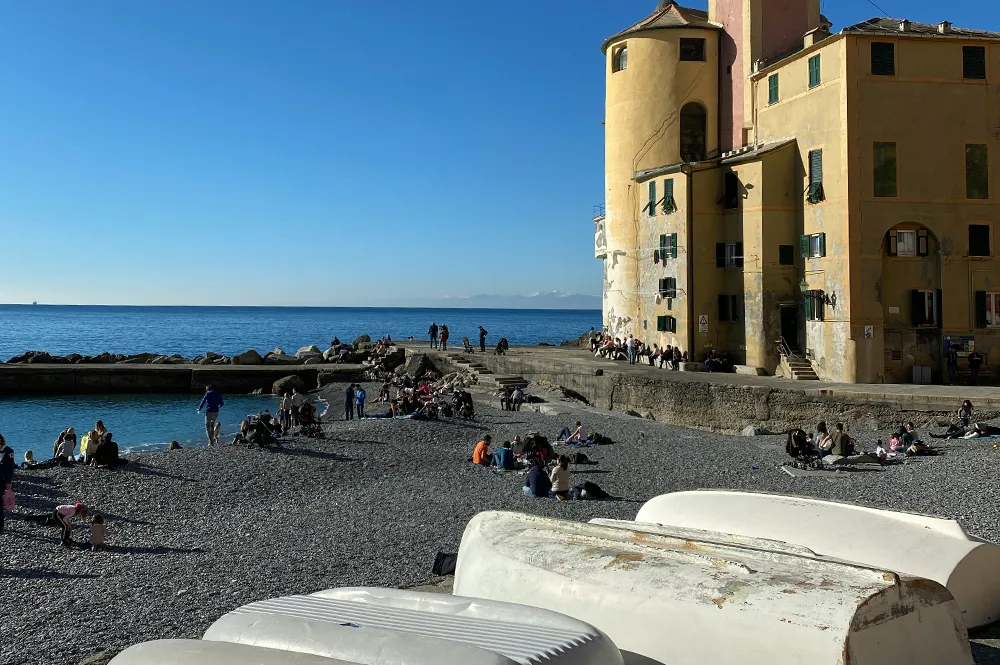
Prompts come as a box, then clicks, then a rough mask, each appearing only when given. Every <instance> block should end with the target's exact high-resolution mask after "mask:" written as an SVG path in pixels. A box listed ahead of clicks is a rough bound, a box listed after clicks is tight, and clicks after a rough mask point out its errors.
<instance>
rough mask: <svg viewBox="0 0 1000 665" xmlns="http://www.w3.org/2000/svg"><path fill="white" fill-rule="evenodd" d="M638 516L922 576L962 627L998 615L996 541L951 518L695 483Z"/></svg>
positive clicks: (646, 506)
mask: <svg viewBox="0 0 1000 665" xmlns="http://www.w3.org/2000/svg"><path fill="white" fill-rule="evenodd" d="M636 522H650V523H655V524H664V525H671V526H680V527H689V528H694V529H705V530H709V531H721V532H725V533H731V534H735V535H739V536H749V537H753V538H767V539H772V540H779V541H784V542H786V543H790V544H795V545H800V546H803V547H807V548H809V549H811V550H813V551H814V552H816V554H818V555H820V556H826V557H834V558H837V559H844V560H847V561H856V562H858V563H861V564H864V565H868V566H876V567H883V568H886V569H888V570H893V571H896V572H899V573H904V574H906V575H911V576H914V577H924V578H926V579H929V580H934V581H935V582H939V583H940V584H943V585H944V586H946V587H948V590H949V591H950V592H951V594H952V595H953V596H954V597H955V600H956V601H957V602H958V606H959V608H960V609H961V611H962V620H963V621H964V622H965V625H966V627H968V628H975V627H978V626H983V625H985V624H988V623H992V622H994V621H997V620H1000V547H998V546H997V545H996V544H994V543H990V542H987V541H984V540H981V539H979V538H975V537H972V536H969V534H968V533H966V531H965V529H963V528H962V525H961V524H959V523H958V522H957V521H955V520H948V519H941V518H938V517H928V516H924V515H916V514H913V513H904V512H897V511H892V510H880V509H878V508H866V507H864V506H857V505H853V504H849V503H838V502H835V501H821V500H819V499H807V498H801V497H794V496H785V495H781V494H765V493H754V492H727V491H718V490H700V491H693V492H674V493H672V494H663V495H661V496H658V497H656V498H654V499H650V500H649V501H647V502H646V503H645V504H644V505H643V506H642V507H641V508H640V509H639V514H638V515H636Z"/></svg>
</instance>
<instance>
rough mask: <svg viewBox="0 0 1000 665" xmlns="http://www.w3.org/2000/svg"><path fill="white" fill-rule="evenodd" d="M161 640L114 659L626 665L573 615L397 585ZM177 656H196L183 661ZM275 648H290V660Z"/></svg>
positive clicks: (324, 594) (239, 616) (261, 609)
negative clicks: (197, 635)
mask: <svg viewBox="0 0 1000 665" xmlns="http://www.w3.org/2000/svg"><path fill="white" fill-rule="evenodd" d="M160 644H161V646H156V645H157V643H156V642H152V643H147V644H145V645H139V646H136V647H132V648H131V649H127V650H126V651H124V652H122V653H121V654H120V655H118V656H117V657H116V658H115V659H114V660H113V661H112V663H113V665H139V664H142V665H160V664H162V665H166V664H167V663H169V664H170V665H174V664H176V665H200V664H201V663H213V664H214V663H230V662H232V663H233V664H234V665H235V664H236V663H241V664H244V665H250V664H251V663H252V664H254V665H257V664H258V663H260V664H261V665H264V664H267V665H270V664H271V663H272V662H273V663H275V664H278V663H288V664H289V665H291V664H295V665H299V664H300V663H301V665H340V664H342V663H343V664H347V663H364V664H365V665H533V664H536V663H538V664H540V663H545V664H546V665H622V663H623V661H622V656H621V653H620V652H619V651H618V649H617V647H616V646H615V645H614V644H613V643H612V642H611V640H610V639H609V638H608V637H607V636H606V635H604V634H603V633H601V632H600V631H599V630H597V629H596V628H594V627H593V626H589V625H587V624H585V623H583V622H582V621H579V620H577V619H573V618H570V617H568V616H564V615H561V614H557V613H555V612H550V611H547V610H544V609H539V608H535V607H523V606H520V605H512V604H509V603H502V602H494V601H489V600H482V599H472V598H461V597H458V596H448V595H444V594H431V593H421V592H417V591H404V590H398V589H373V588H344V589H331V590H328V591H320V592H317V593H314V594H312V595H306V596H288V597H285V598H275V599H274V600H265V601H261V602H257V603H251V604H249V605H245V606H243V607H240V608H238V609H236V610H234V611H233V612H230V613H229V614H226V615H224V616H223V617H222V618H220V619H219V620H218V621H216V622H215V623H214V624H212V625H211V626H210V627H209V629H208V630H207V631H206V632H205V635H204V637H203V639H202V640H187V641H185V640H170V641H165V642H162V643H160ZM205 645H211V646H205ZM254 650H260V651H259V652H254ZM178 653H180V654H185V655H184V656H183V657H184V658H188V660H178V659H177V658H179V657H180V656H178V655H177V654H178ZM275 654H284V660H281V659H280V658H278V657H277V656H275ZM204 658H209V659H208V660H204ZM241 658H242V659H243V660H240V659H241ZM276 658H277V659H276ZM213 659H214V660H213ZM227 659H228V660H227Z"/></svg>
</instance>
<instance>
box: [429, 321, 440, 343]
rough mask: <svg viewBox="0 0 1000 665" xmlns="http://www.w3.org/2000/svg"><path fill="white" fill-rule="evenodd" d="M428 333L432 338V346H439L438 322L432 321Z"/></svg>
mask: <svg viewBox="0 0 1000 665" xmlns="http://www.w3.org/2000/svg"><path fill="white" fill-rule="evenodd" d="M427 334H428V335H430V338H431V348H432V349H436V348H438V324H436V323H434V322H433V321H431V327H430V328H428V329H427Z"/></svg>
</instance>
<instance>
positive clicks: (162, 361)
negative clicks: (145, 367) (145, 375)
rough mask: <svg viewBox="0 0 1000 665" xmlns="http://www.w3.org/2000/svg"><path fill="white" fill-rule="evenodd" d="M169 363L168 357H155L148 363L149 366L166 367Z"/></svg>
mask: <svg viewBox="0 0 1000 665" xmlns="http://www.w3.org/2000/svg"><path fill="white" fill-rule="evenodd" d="M169 362H170V356H157V357H155V358H153V359H152V360H151V361H150V364H151V365H166V364H167V363H169Z"/></svg>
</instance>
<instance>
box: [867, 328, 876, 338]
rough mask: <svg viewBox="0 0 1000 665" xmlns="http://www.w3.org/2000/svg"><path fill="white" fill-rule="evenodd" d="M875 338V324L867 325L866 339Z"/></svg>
mask: <svg viewBox="0 0 1000 665" xmlns="http://www.w3.org/2000/svg"><path fill="white" fill-rule="evenodd" d="M874 338H875V326H865V339H874Z"/></svg>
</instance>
